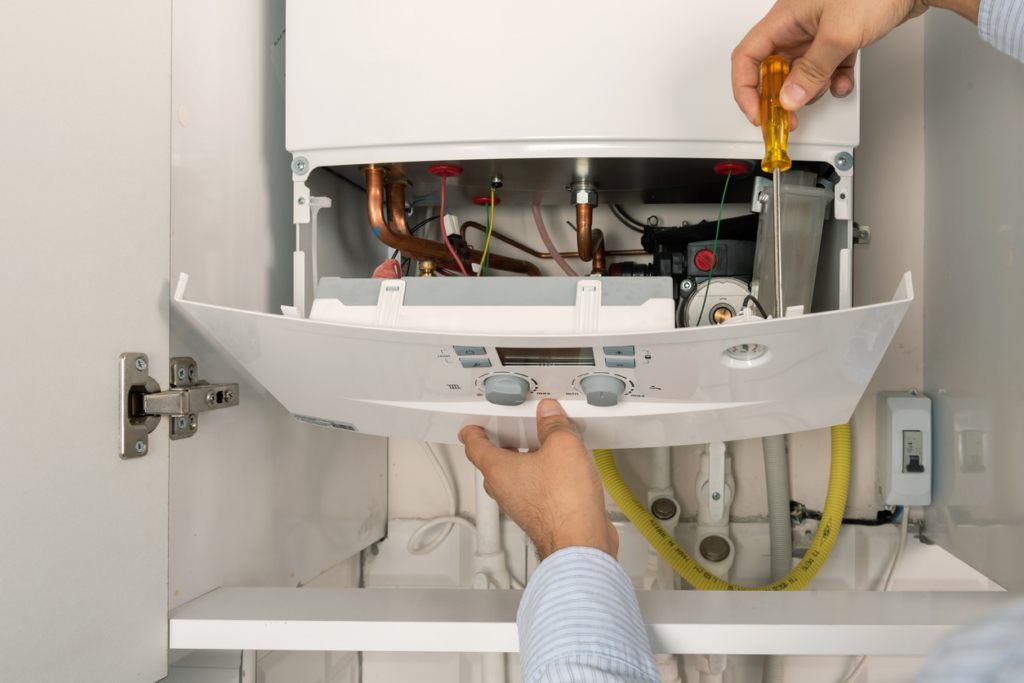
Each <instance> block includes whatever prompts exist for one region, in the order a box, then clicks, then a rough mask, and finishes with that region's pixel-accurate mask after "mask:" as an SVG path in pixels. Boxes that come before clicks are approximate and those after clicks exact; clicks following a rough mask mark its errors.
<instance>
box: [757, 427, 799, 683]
mask: <svg viewBox="0 0 1024 683" xmlns="http://www.w3.org/2000/svg"><path fill="white" fill-rule="evenodd" d="M761 445H762V447H763V448H764V480H765V489H766V491H767V492H768V538H769V546H770V554H771V569H772V581H776V580H778V579H781V578H782V577H784V576H785V575H786V574H788V573H789V570H790V569H792V568H793V531H792V526H791V522H790V515H789V501H790V495H789V458H788V457H787V456H786V436H785V435H784V434H780V435H778V436H766V437H764V438H763V439H761ZM784 663H785V660H784V659H783V658H782V657H765V659H764V674H763V676H762V677H761V680H762V681H763V683H783V681H784V675H785V671H784V669H783V664H784Z"/></svg>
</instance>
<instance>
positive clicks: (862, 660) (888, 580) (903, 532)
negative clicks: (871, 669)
mask: <svg viewBox="0 0 1024 683" xmlns="http://www.w3.org/2000/svg"><path fill="white" fill-rule="evenodd" d="M909 520H910V510H907V509H904V510H903V517H902V519H900V540H899V543H897V544H896V552H895V553H893V555H892V560H890V561H889V568H888V569H886V570H885V576H884V578H883V580H882V583H881V584H880V586H881V587H880V588H879V589H878V590H880V591H882V592H885V591H888V590H889V589H890V588H892V580H893V577H895V576H896V565H897V564H899V561H900V557H902V556H903V551H904V550H905V549H906V547H907V536H908V533H907V532H908V530H909V526H910V521H909ZM867 661H868V656H867V655H861V656H860V657H858V658H857V660H856V661H855V662H854V664H853V668H852V669H850V673H848V674H846V675H845V676H843V679H842V680H841V681H840V682H839V683H850V681H852V680H853V678H854V676H856V675H857V674H859V673H860V671H861V669H863V668H864V665H865V664H866V663H867Z"/></svg>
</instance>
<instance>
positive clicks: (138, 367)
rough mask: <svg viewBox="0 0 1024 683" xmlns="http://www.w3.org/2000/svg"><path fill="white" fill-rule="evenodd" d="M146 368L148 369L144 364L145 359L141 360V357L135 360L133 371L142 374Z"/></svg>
mask: <svg viewBox="0 0 1024 683" xmlns="http://www.w3.org/2000/svg"><path fill="white" fill-rule="evenodd" d="M147 367H148V365H147V363H146V359H145V358H143V357H142V356H139V357H138V358H136V359H135V369H136V370H138V371H139V372H142V371H143V370H145V369H146V368H147Z"/></svg>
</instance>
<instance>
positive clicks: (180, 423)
mask: <svg viewBox="0 0 1024 683" xmlns="http://www.w3.org/2000/svg"><path fill="white" fill-rule="evenodd" d="M187 426H188V420H186V419H185V416H184V415H182V416H181V417H179V418H178V429H184V428H185V427H187Z"/></svg>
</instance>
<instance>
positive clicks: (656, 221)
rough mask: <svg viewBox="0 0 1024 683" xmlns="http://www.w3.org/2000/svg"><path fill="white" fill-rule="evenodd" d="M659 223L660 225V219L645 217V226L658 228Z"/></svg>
mask: <svg viewBox="0 0 1024 683" xmlns="http://www.w3.org/2000/svg"><path fill="white" fill-rule="evenodd" d="M660 223H661V219H660V218H658V217H657V216H648V217H647V225H649V226H650V227H652V228H656V227H658V225H659V224H660Z"/></svg>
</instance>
